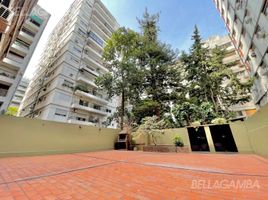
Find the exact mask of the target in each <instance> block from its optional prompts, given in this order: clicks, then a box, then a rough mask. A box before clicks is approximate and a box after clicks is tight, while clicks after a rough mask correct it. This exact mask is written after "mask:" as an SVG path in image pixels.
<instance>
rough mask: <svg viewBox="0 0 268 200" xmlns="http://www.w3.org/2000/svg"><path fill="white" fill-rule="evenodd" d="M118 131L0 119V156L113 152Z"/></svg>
mask: <svg viewBox="0 0 268 200" xmlns="http://www.w3.org/2000/svg"><path fill="white" fill-rule="evenodd" d="M118 133H119V130H117V129H106V128H101V129H99V128H97V127H93V126H79V125H74V124H64V123H58V122H50V121H42V120H37V119H28V118H16V117H8V116H0V156H13V155H14V156H16V155H36V154H48V153H73V152H83V151H97V150H109V149H113V148H114V142H115V140H116V139H117V135H118Z"/></svg>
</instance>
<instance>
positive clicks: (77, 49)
mask: <svg viewBox="0 0 268 200" xmlns="http://www.w3.org/2000/svg"><path fill="white" fill-rule="evenodd" d="M73 49H74V50H75V51H76V52H78V53H82V51H81V50H80V49H79V48H77V47H74V48H73Z"/></svg>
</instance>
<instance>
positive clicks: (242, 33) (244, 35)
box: [241, 28, 246, 38]
mask: <svg viewBox="0 0 268 200" xmlns="http://www.w3.org/2000/svg"><path fill="white" fill-rule="evenodd" d="M241 35H242V36H243V37H244V38H245V37H246V30H245V28H242V32H241Z"/></svg>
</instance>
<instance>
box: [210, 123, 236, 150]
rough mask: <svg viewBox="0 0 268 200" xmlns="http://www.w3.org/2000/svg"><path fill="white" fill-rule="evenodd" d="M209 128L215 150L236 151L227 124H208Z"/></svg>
mask: <svg viewBox="0 0 268 200" xmlns="http://www.w3.org/2000/svg"><path fill="white" fill-rule="evenodd" d="M209 128H210V132H211V136H212V140H213V143H214V146H215V150H216V152H238V150H237V147H236V144H235V140H234V137H233V134H232V131H231V128H230V126H229V125H228V124H226V125H215V126H210V127H209Z"/></svg>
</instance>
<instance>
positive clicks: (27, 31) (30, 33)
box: [21, 27, 35, 37]
mask: <svg viewBox="0 0 268 200" xmlns="http://www.w3.org/2000/svg"><path fill="white" fill-rule="evenodd" d="M21 31H22V32H24V33H26V34H28V35H30V36H32V37H34V36H35V33H33V32H32V31H30V30H29V29H27V28H25V27H22V29H21Z"/></svg>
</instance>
